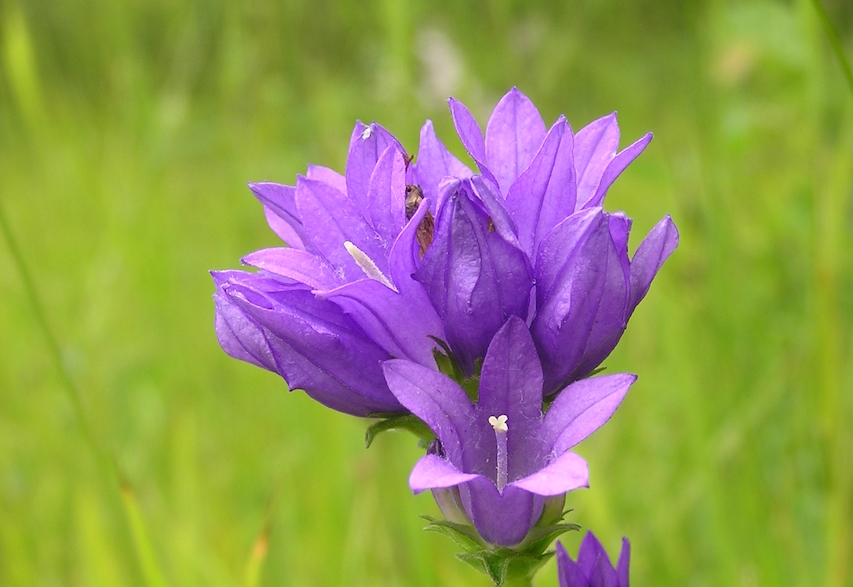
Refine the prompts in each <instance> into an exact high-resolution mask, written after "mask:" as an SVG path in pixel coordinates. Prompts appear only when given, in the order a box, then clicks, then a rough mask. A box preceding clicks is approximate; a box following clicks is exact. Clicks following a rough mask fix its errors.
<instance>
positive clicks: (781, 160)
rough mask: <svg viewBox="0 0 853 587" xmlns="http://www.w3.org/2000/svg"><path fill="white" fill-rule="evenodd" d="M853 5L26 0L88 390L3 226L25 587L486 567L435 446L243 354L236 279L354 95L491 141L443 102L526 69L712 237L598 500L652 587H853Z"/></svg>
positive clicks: (626, 206) (49, 255)
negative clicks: (223, 308) (238, 341)
mask: <svg viewBox="0 0 853 587" xmlns="http://www.w3.org/2000/svg"><path fill="white" fill-rule="evenodd" d="M569 6H571V7H569ZM824 6H825V8H826V13H827V15H828V17H829V22H830V23H832V24H833V26H834V28H835V32H836V34H837V38H838V44H837V45H834V44H833V43H832V42H830V40H828V37H827V35H826V32H825V29H824V23H823V21H822V20H821V17H820V15H819V12H818V11H816V10H815V6H814V3H813V2H812V1H811V0H797V1H790V2H781V1H780V2H771V1H769V0H765V1H746V2H735V1H733V0H732V1H730V2H727V1H723V0H704V1H696V2H657V1H652V0H644V1H639V2H637V1H631V0H604V1H599V2H593V1H591V0H588V1H582V2H576V3H564V2H557V1H556V0H555V1H554V2H542V1H539V2H522V1H520V0H519V1H515V2H513V1H510V0H502V1H495V2H491V3H489V4H488V5H481V4H480V3H475V2H467V3H459V2H450V1H442V2H436V3H427V2H424V1H420V2H413V3H404V2H401V1H399V0H382V1H380V2H373V3H366V4H365V5H362V4H361V3H348V4H343V5H338V4H337V3H335V2H331V1H326V2H319V3H318V2H291V3H274V2H269V3H261V2H248V3H231V2H224V1H221V0H219V1H217V0H211V1H209V2H201V1H187V2H183V3H181V4H176V3H171V2H164V1H160V0H148V1H147V2H142V1H141V0H136V1H132V0H125V1H123V2H114V1H111V0H109V1H108V0H86V1H84V2H67V3H50V2H45V1H44V0H30V1H24V0H18V1H15V0H10V1H7V2H5V3H4V4H2V6H0V25H2V26H0V52H1V53H2V60H0V64H2V68H0V205H1V206H2V209H3V211H4V212H5V217H6V218H7V220H8V224H9V229H10V232H11V234H12V235H13V237H14V238H15V239H16V242H17V243H18V246H19V248H20V253H21V257H22V258H23V260H24V262H25V263H26V266H27V270H28V272H29V274H30V275H31V278H32V283H33V285H34V287H35V290H36V292H37V297H38V300H40V304H41V305H42V307H43V312H44V317H45V318H46V322H47V324H48V325H49V329H50V331H51V333H52V336H53V337H54V338H55V340H56V341H57V343H58V357H59V358H60V361H61V364H62V366H63V369H64V370H65V372H66V373H67V375H68V377H69V378H70V385H71V388H73V389H76V390H78V393H79V409H78V405H77V402H78V400H77V399H75V395H74V393H69V391H70V388H69V385H68V382H66V381H65V379H64V378H65V375H63V373H62V371H60V370H58V369H57V364H56V362H55V361H54V358H53V355H52V347H51V343H50V341H49V339H48V338H46V336H45V333H44V331H43V330H42V329H41V327H40V323H39V318H38V315H37V313H35V312H34V311H33V304H32V302H33V299H32V296H31V295H30V293H29V292H28V289H27V285H26V282H25V280H24V278H23V276H22V274H21V273H20V271H19V267H18V265H17V264H16V261H15V258H14V255H13V252H12V250H11V249H10V248H9V246H8V245H7V242H6V240H5V239H3V240H2V244H0V275H2V278H0V296H1V297H2V300H3V301H2V303H0V335H2V338H0V340H2V352H0V585H3V586H4V587H5V586H7V585H8V586H18V585H21V586H25V585H48V586H51V585H75V586H76V585H81V586H83V585H92V586H100V585H140V586H146V587H155V586H157V587H159V586H162V585H169V586H183V585H204V586H208V585H211V586H219V585H221V586H238V585H239V586H243V585H245V586H254V585H260V586H262V585H294V586H303V585H312V586H313V585H318V586H323V585H341V586H344V585H346V586H347V587H352V586H358V585H364V586H382V585H389V586H390V585H400V586H409V585H423V586H432V585H446V586H453V585H460V586H461V585H486V583H487V582H486V580H485V578H484V577H481V576H478V575H477V574H476V573H475V572H474V571H472V570H469V569H467V568H466V567H465V566H464V565H463V564H462V563H460V562H458V561H456V560H454V558H453V552H454V548H453V545H452V544H451V543H450V542H449V541H447V540H446V539H444V538H442V537H440V536H438V535H434V534H429V533H424V532H422V531H421V528H422V526H423V525H424V522H423V521H422V520H421V519H420V518H419V517H418V514H420V513H428V514H432V515H435V514H436V511H437V510H436V507H435V505H434V504H433V503H432V501H431V498H430V497H429V496H428V495H420V496H412V495H411V494H410V492H409V490H408V487H407V485H406V479H407V476H408V472H409V470H410V467H411V465H412V464H413V463H414V462H415V460H416V459H417V458H418V455H419V451H418V449H417V447H416V446H415V441H414V439H413V438H411V437H408V436H404V435H399V434H396V435H395V434H389V435H383V436H382V437H380V438H379V439H378V440H377V441H376V443H375V444H374V446H372V447H371V448H370V450H364V448H363V445H362V435H363V431H364V427H365V424H364V422H361V421H358V420H356V419H354V418H349V417H346V416H343V415H340V414H336V413H332V412H329V411H328V410H325V409H324V408H322V407H321V406H319V405H317V404H315V403H313V402H311V401H310V400H309V399H308V398H307V397H305V396H304V394H302V393H300V392H295V393H292V394H290V393H288V392H287V391H286V388H285V385H284V383H283V382H282V381H281V380H280V379H278V378H277V377H275V376H273V375H272V374H269V373H266V372H262V371H261V370H259V369H256V368H254V367H251V366H249V365H246V364H243V363H239V362H237V361H234V360H231V359H229V358H228V357H227V356H226V355H225V354H224V353H223V352H222V351H221V349H219V347H218V345H217V343H216V340H215V337H214V334H213V328H212V315H213V304H212V301H211V298H210V296H211V294H212V284H211V282H210V279H209V276H208V275H207V273H206V272H207V270H208V269H212V268H220V269H221V268H229V267H236V266H237V265H238V259H239V258H240V257H241V256H242V255H244V254H245V253H247V252H249V251H251V250H255V249H258V248H261V247H265V246H270V245H274V244H276V239H275V236H274V235H273V234H272V232H271V231H269V230H268V229H267V227H266V225H265V223H264V219H263V215H262V213H261V210H260V207H259V205H258V204H257V202H256V201H255V200H254V199H253V198H252V196H251V194H250V193H249V191H248V190H247V189H246V187H245V183H246V182H247V181H257V180H275V181H280V182H283V183H292V182H293V181H294V178H295V175H296V174H297V173H300V172H302V171H304V168H305V166H306V165H307V164H308V163H320V164H325V165H329V166H332V167H335V168H337V169H342V168H343V163H344V159H345V155H346V152H345V150H346V145H347V141H348V139H349V133H350V130H351V127H352V124H353V122H354V121H355V119H356V118H360V119H362V120H374V119H375V120H377V121H379V122H381V123H382V124H383V125H384V126H386V127H387V128H389V129H390V130H391V131H392V132H394V133H395V134H397V136H398V137H400V139H401V140H402V141H403V142H404V144H405V145H406V146H407V147H408V148H409V149H410V150H412V151H413V150H415V148H416V144H417V136H418V131H419V128H420V125H421V124H422V122H423V119H424V118H431V119H433V120H434V122H435V124H436V128H437V131H438V132H439V134H440V136H442V137H443V138H444V139H445V141H446V142H447V143H448V144H449V146H450V147H451V148H452V149H453V150H454V151H455V152H457V153H461V145H460V144H459V143H458V141H457V140H456V139H455V138H453V137H454V133H453V130H452V125H451V123H450V117H449V115H448V114H447V112H446V108H445V105H444V102H443V97H444V94H446V93H447V92H448V91H450V92H452V93H453V95H454V96H456V97H458V98H460V99H462V100H463V101H465V102H466V103H468V104H469V105H470V106H471V107H472V110H473V111H474V112H475V114H476V115H477V116H478V117H480V120H481V121H484V117H485V116H486V115H487V113H488V112H489V110H490V109H491V107H492V106H493V105H494V103H495V102H496V100H497V99H498V98H499V97H500V95H501V94H502V93H503V92H505V91H506V90H507V89H508V88H509V87H510V86H512V85H517V86H518V87H519V88H520V89H521V90H522V91H524V92H525V93H527V94H528V95H529V96H530V97H531V98H532V99H533V100H534V102H535V103H536V104H537V106H539V108H540V110H541V111H542V114H543V116H544V118H545V119H546V121H547V122H550V121H552V120H553V119H555V118H556V117H557V115H558V114H560V113H565V114H566V115H567V117H568V118H569V120H570V122H571V123H572V125H573V127H574V128H576V129H577V128H580V126H582V125H583V124H585V123H586V122H588V121H590V120H592V119H593V118H595V117H597V116H601V115H603V114H606V113H609V112H611V111H613V110H617V109H618V111H619V117H620V118H619V120H620V126H621V128H622V130H623V137H624V139H623V141H624V142H626V143H627V142H628V141H631V140H633V139H634V138H636V137H638V136H640V135H641V134H642V133H644V132H646V131H648V130H652V131H653V132H654V133H655V140H654V141H653V142H652V144H651V146H650V147H649V149H648V150H647V151H646V153H645V154H644V155H643V156H642V157H641V158H640V159H639V160H638V161H637V162H636V163H635V164H633V165H632V166H631V167H630V168H629V170H628V171H627V172H626V173H625V174H624V175H623V176H622V177H621V178H620V179H619V181H618V182H617V184H616V185H615V186H614V187H613V188H612V190H611V193H610V196H609V197H608V208H609V209H611V210H617V209H622V210H625V211H626V212H627V213H628V214H629V215H631V216H632V217H633V218H634V219H635V223H634V227H635V234H634V236H633V238H632V243H633V246H636V244H637V243H638V242H639V238H640V237H641V236H642V235H643V234H645V232H646V231H648V230H649V229H650V228H651V226H652V225H653V224H654V222H656V221H657V220H658V219H659V218H660V217H661V216H663V214H665V213H667V212H669V213H671V214H672V216H673V218H674V219H675V221H676V223H677V224H678V226H679V229H680V231H681V245H680V247H679V249H678V251H677V252H676V254H675V255H674V256H673V257H672V259H671V260H670V261H669V262H668V263H667V265H666V266H665V267H664V269H663V271H662V272H661V275H660V276H659V277H658V279H657V280H656V281H655V284H654V286H653V287H652V289H651V292H650V293H649V296H648V298H647V299H646V300H645V301H644V302H643V303H642V304H641V305H640V307H639V309H638V310H637V312H636V314H635V315H634V317H633V318H632V321H631V324H630V326H629V329H628V331H627V333H626V335H625V337H624V339H623V341H622V342H621V343H620V345H619V347H618V348H617V350H616V351H615V352H614V354H613V355H612V357H611V358H610V359H609V360H608V361H607V363H606V366H607V368H608V370H609V371H611V372H615V371H621V370H627V371H632V372H636V373H639V375H640V379H639V381H638V383H637V384H636V385H635V387H634V389H633V390H632V391H631V393H630V394H629V396H628V398H627V399H626V401H625V403H624V405H623V407H622V408H621V409H620V410H619V412H618V413H617V415H616V416H615V417H614V418H613V420H612V421H611V423H610V424H609V425H608V426H606V427H605V428H603V429H602V430H601V431H599V432H598V433H597V434H596V435H595V436H593V437H592V438H591V439H590V440H588V441H586V442H585V443H584V444H582V445H581V446H580V447H579V452H580V453H581V454H582V455H583V456H584V457H586V458H587V460H588V461H589V463H590V469H591V484H592V489H590V490H587V491H581V492H577V493H575V494H572V495H570V496H569V501H568V503H569V505H570V507H574V508H575V511H576V515H575V517H574V520H576V521H578V522H579V523H581V524H582V525H583V526H584V527H588V528H592V529H594V530H595V531H596V533H597V534H598V535H599V536H600V537H601V538H602V539H603V540H604V542H605V545H606V546H607V547H608V548H609V549H611V550H612V551H615V549H616V548H617V546H618V540H619V538H620V537H621V536H622V535H626V536H628V537H629V538H630V539H631V540H632V543H633V546H634V557H633V565H632V579H633V582H634V584H636V585H691V586H706V585H707V586H715V585H742V586H744V587H750V586H754V585H802V586H806V585H821V586H827V587H849V586H851V585H853V568H851V565H853V563H851V562H850V561H851V559H853V555H851V553H852V552H853V536H851V528H853V511H851V508H853V467H851V465H850V463H853V345H851V332H853V331H852V330H851V324H853V295H851V294H850V292H851V291H853V246H851V245H853V239H852V238H851V228H853V93H851V89H853V88H850V87H848V86H847V85H846V77H845V76H846V73H845V68H844V67H843V66H842V65H840V64H839V61H838V59H837V56H838V53H837V50H838V49H839V48H840V50H841V53H842V54H846V55H847V57H848V59H849V58H851V57H853V27H851V24H850V23H851V22H853V9H851V7H850V6H849V3H847V2H844V1H842V0H835V1H831V0H824ZM442 43H445V45H448V46H449V47H451V51H452V52H453V53H454V54H455V55H456V56H457V58H458V62H459V67H460V72H461V73H460V75H459V76H458V77H457V78H455V79H454V78H453V76H450V77H448V78H445V79H444V80H440V79H439V80H438V81H435V80H434V81H433V82H431V83H430V82H429V81H428V80H429V79H431V78H430V75H429V67H428V66H427V65H425V61H424V60H423V58H422V57H421V56H422V55H423V54H424V53H425V52H429V51H435V50H436V47H437V46H438V47H439V48H440V47H441V44H442ZM4 232H5V230H4ZM87 429H88V430H89V431H90V432H91V434H89V433H88V432H87ZM580 538H581V534H576V535H571V536H568V537H567V538H566V539H565V542H566V543H567V546H568V548H569V551H570V552H572V553H575V552H576V549H577V545H578V543H579V541H580ZM536 584H537V585H542V586H544V585H556V577H555V570H554V567H553V563H549V565H548V566H546V567H545V568H544V569H543V571H542V572H541V573H540V576H539V577H538V578H537V581H536Z"/></svg>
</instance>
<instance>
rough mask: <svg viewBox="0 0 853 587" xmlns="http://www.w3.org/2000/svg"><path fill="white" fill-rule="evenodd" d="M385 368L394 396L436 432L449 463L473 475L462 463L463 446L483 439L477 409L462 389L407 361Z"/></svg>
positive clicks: (384, 366) (433, 371) (390, 364)
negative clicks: (478, 423) (479, 431)
mask: <svg viewBox="0 0 853 587" xmlns="http://www.w3.org/2000/svg"><path fill="white" fill-rule="evenodd" d="M382 367H383V370H384V371H385V380H386V381H387V382H388V387H389V388H390V389H391V393H393V394H394V396H395V397H396V398H397V400H398V401H399V402H400V403H401V404H403V406H404V407H406V409H408V410H409V411H411V412H412V413H413V414H414V415H416V416H417V417H418V418H420V419H421V420H423V421H424V422H425V423H426V424H427V426H429V427H430V428H431V429H432V431H433V432H435V434H436V436H438V439H439V440H440V441H441V445H442V447H443V448H444V451H445V455H446V456H447V460H449V461H450V462H451V463H452V464H454V465H455V466H456V467H458V468H461V469H463V470H469V471H470V470H471V469H468V468H466V467H465V465H464V463H463V462H462V461H463V459H462V449H463V444H464V443H477V442H478V440H480V439H478V435H477V434H476V432H477V428H478V426H477V422H476V419H477V416H476V413H475V412H474V407H473V406H472V405H471V400H470V399H468V396H467V395H465V392H464V391H463V390H462V388H460V387H459V386H458V385H457V384H456V383H455V382H454V381H453V380H452V379H450V378H449V377H447V376H446V375H443V374H441V373H439V372H437V371H435V370H433V369H429V368H427V367H423V366H421V365H418V364H416V363H412V362H410V361H405V360H403V359H393V360H390V361H387V362H385V363H384V364H383V366H382ZM472 431H473V432H474V434H472Z"/></svg>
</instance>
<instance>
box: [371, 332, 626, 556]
mask: <svg viewBox="0 0 853 587" xmlns="http://www.w3.org/2000/svg"><path fill="white" fill-rule="evenodd" d="M384 371H385V378H386V381H387V382H388V386H389V387H390V389H391V392H392V393H393V394H394V395H395V396H396V397H397V399H398V400H399V401H400V403H401V404H403V406H405V407H406V408H407V409H408V410H410V411H411V412H412V413H413V414H415V415H416V416H418V417H419V418H421V419H422V420H423V421H424V422H426V423H427V425H429V426H430V428H431V429H432V430H433V432H435V434H436V436H437V437H438V440H439V442H440V443H441V451H440V452H438V453H436V452H435V451H431V452H430V453H429V454H427V455H426V456H424V457H423V458H422V459H421V460H420V461H418V463H417V464H416V465H415V467H414V469H413V470H412V473H411V476H410V477H409V484H410V486H411V488H412V489H413V490H414V491H415V492H416V493H417V492H420V491H423V490H425V489H433V490H441V489H446V488H454V487H455V488H458V491H459V499H460V501H461V504H462V506H463V508H464V510H465V513H466V514H467V516H468V518H469V519H470V520H471V522H472V523H473V524H474V526H475V528H476V529H477V531H478V532H479V533H480V535H481V536H482V538H483V539H484V540H485V541H487V542H489V543H491V544H494V545H500V546H513V545H516V544H518V543H520V542H521V541H522V540H523V539H524V538H525V536H526V535H527V533H528V532H529V531H530V529H531V528H532V527H533V525H534V524H535V523H536V521H537V520H538V519H539V517H540V516H541V514H542V511H543V505H544V503H545V499H546V498H548V497H551V496H558V495H562V494H565V493H566V492H568V491H571V490H573V489H577V488H579V487H585V486H587V479H588V471H587V466H586V462H584V460H583V459H582V458H581V457H579V456H578V455H576V454H575V453H573V452H571V451H570V450H569V449H571V448H572V447H573V446H574V445H576V444H577V443H578V442H580V441H581V440H583V439H584V438H586V437H587V436H589V435H590V434H591V433H592V432H594V431H595V430H596V429H598V428H599V427H600V426H601V425H602V424H604V422H606V421H607V420H608V419H609V418H610V416H611V415H612V414H613V412H614V411H615V410H616V408H617V407H618V405H619V403H620V402H621V401H622V398H623V397H624V396H625V394H626V393H627V391H628V388H629V387H630V386H631V384H632V383H633V382H634V380H635V379H636V377H635V376H634V375H627V374H619V375H609V376H604V377H593V378H589V379H584V380H581V381H578V382H576V383H574V384H572V385H570V386H568V387H567V388H565V389H564V390H563V391H562V393H561V394H560V395H559V396H557V398H556V400H554V402H553V404H552V405H551V407H550V408H549V409H548V411H547V413H544V414H543V412H542V383H543V378H542V368H541V366H540V363H539V358H538V356H537V353H536V348H535V346H534V344H533V339H532V337H531V335H530V332H529V331H528V329H527V326H526V325H525V323H524V321H523V320H521V319H520V318H517V317H514V316H513V317H511V318H509V320H507V322H506V324H504V325H503V327H501V329H500V330H499V331H498V332H497V334H495V336H494V338H493V339H492V341H491V344H490V345H489V347H488V350H487V352H486V356H485V359H484V361H483V367H482V371H481V375H480V382H479V392H478V397H477V399H476V401H475V402H472V400H471V399H470V398H469V397H468V395H466V393H465V391H463V389H462V388H461V387H460V386H459V385H458V384H457V383H456V382H455V381H453V380H452V379H450V378H449V377H447V376H445V375H443V374H441V373H439V372H437V371H434V370H431V369H428V368H425V367H423V366H422V365H419V364H416V363H413V362H411V361H406V360H402V359H398V360H392V361H388V362H386V363H385V364H384Z"/></svg>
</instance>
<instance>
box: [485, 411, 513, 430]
mask: <svg viewBox="0 0 853 587" xmlns="http://www.w3.org/2000/svg"><path fill="white" fill-rule="evenodd" d="M489 424H491V425H492V428H494V429H495V432H503V433H506V431H507V430H509V428H507V427H506V414H502V415H500V416H498V417H497V418H495V417H494V416H489Z"/></svg>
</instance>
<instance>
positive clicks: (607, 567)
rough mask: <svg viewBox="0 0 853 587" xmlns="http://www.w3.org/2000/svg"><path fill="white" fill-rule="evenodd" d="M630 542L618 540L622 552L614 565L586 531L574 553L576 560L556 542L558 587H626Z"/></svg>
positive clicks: (597, 542) (624, 539) (592, 536)
mask: <svg viewBox="0 0 853 587" xmlns="http://www.w3.org/2000/svg"><path fill="white" fill-rule="evenodd" d="M630 561H631V543H630V542H628V539H627V538H623V539H622V552H621V553H620V554H619V562H618V563H617V565H616V568H613V564H612V563H611V562H610V558H609V557H608V556H607V552H606V551H605V550H604V547H603V546H602V545H601V542H599V541H598V538H596V537H595V534H593V533H592V532H587V534H586V537H585V538H584V539H583V542H582V543H581V547H580V551H579V552H578V561H577V562H575V561H573V560H572V559H571V557H570V556H569V554H568V553H567V552H566V549H565V548H563V545H562V544H560V543H559V542H558V543H557V577H558V578H559V580H560V587H628V565H629V564H630Z"/></svg>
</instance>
